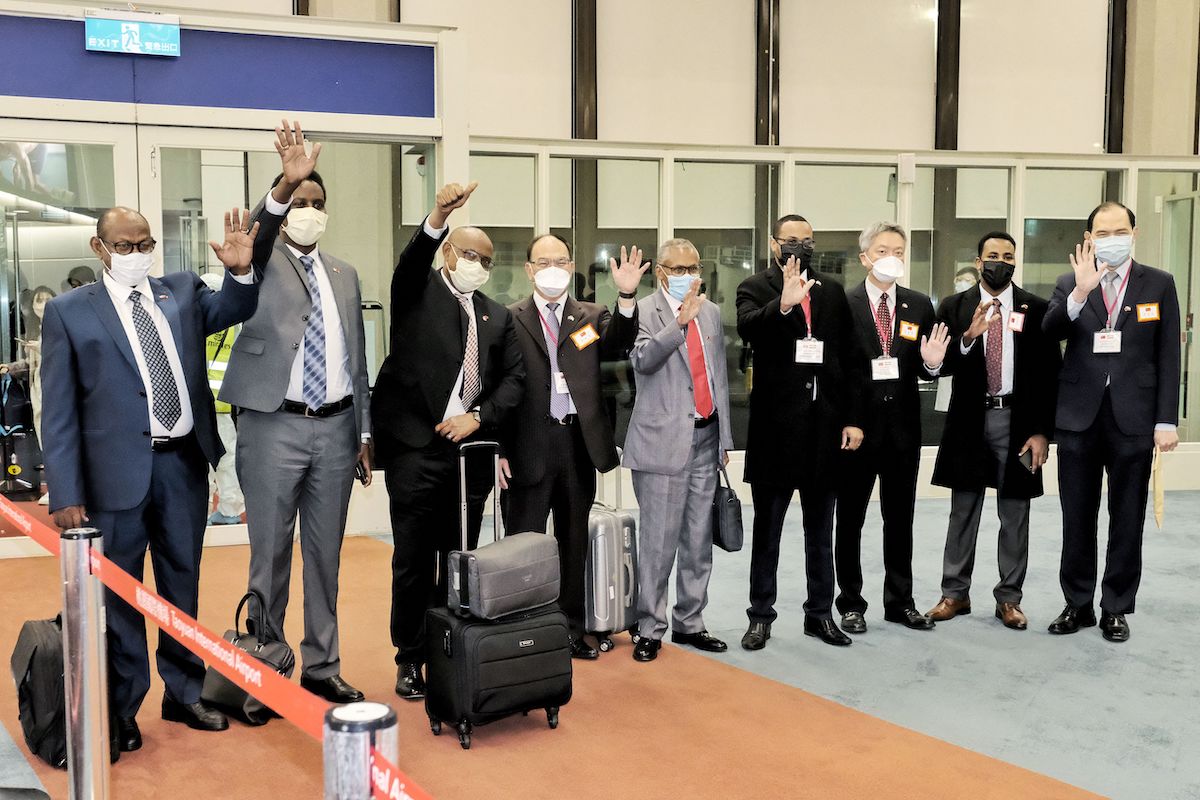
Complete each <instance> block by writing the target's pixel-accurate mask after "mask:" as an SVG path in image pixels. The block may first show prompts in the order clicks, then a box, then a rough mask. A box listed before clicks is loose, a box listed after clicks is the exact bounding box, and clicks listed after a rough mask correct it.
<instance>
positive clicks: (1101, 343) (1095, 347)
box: [1092, 265, 1133, 353]
mask: <svg viewBox="0 0 1200 800" xmlns="http://www.w3.org/2000/svg"><path fill="white" fill-rule="evenodd" d="M1132 274H1133V266H1132V265H1131V266H1130V268H1129V272H1126V273H1125V279H1124V280H1122V281H1121V286H1120V288H1118V289H1117V293H1116V295H1115V296H1114V297H1113V301H1112V305H1109V302H1108V300H1107V299H1105V300H1103V302H1104V312H1105V317H1104V330H1102V331H1096V332H1095V333H1094V334H1092V352H1093V353H1119V352H1121V332H1120V331H1118V330H1113V315H1114V314H1115V313H1116V311H1117V309H1118V308H1119V307H1120V305H1121V295H1122V294H1123V293H1124V292H1125V284H1127V283H1129V276H1130V275H1132ZM1101 297H1103V292H1102V293H1101Z"/></svg>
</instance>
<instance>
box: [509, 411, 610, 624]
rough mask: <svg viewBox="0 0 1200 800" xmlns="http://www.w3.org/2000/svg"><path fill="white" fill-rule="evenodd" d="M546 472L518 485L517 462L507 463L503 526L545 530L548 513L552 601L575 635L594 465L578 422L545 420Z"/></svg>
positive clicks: (580, 611)
mask: <svg viewBox="0 0 1200 800" xmlns="http://www.w3.org/2000/svg"><path fill="white" fill-rule="evenodd" d="M544 437H545V438H544V442H545V450H544V459H545V465H546V472H545V474H544V475H543V476H542V479H541V480H540V481H538V482H537V483H534V484H529V485H522V484H519V483H516V481H519V480H520V477H521V475H520V470H521V466H520V464H513V465H512V468H513V480H512V482H510V484H511V487H512V488H510V489H509V491H508V492H506V493H505V498H504V500H505V502H504V514H505V521H504V527H505V530H507V531H511V532H513V533H523V532H525V531H538V532H540V533H545V532H546V520H547V519H548V518H549V517H550V515H551V514H553V515H554V538H555V539H557V540H558V561H559V566H560V574H561V578H560V580H561V582H560V584H559V594H558V604H559V606H560V607H561V608H562V610H563V613H564V614H566V615H567V621H568V622H569V624H570V626H571V633H572V634H573V635H575V636H581V635H583V632H584V630H585V627H584V620H583V611H584V591H585V587H586V585H587V583H586V579H585V575H584V571H585V569H586V566H587V553H588V512H589V511H590V510H591V508H592V502H593V501H594V500H595V499H596V468H595V466H593V464H592V459H591V456H589V455H588V452H587V446H586V445H585V444H584V441H583V433H582V431H581V430H580V428H579V423H578V422H576V423H574V424H571V425H559V424H558V423H557V422H552V421H548V422H547V423H546V430H545V433H544Z"/></svg>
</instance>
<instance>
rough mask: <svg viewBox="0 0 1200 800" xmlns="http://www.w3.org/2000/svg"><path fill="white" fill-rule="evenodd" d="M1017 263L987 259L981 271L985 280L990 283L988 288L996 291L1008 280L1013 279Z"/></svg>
mask: <svg viewBox="0 0 1200 800" xmlns="http://www.w3.org/2000/svg"><path fill="white" fill-rule="evenodd" d="M1016 268H1017V265H1016V264H1010V263H1008V262H1007V261H985V262H983V269H981V270H980V271H979V274H980V276H981V277H982V278H983V282H984V283H986V284H987V285H988V288H990V289H993V290H995V291H1000V290H1001V289H1003V288H1004V287H1005V286H1008V282H1009V281H1011V280H1012V276H1013V272H1014V271H1015V270H1016Z"/></svg>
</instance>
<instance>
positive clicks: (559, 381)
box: [554, 372, 571, 394]
mask: <svg viewBox="0 0 1200 800" xmlns="http://www.w3.org/2000/svg"><path fill="white" fill-rule="evenodd" d="M554 392H555V394H570V393H571V390H570V389H568V388H567V376H565V375H563V374H562V372H556V373H554Z"/></svg>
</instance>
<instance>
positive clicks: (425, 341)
mask: <svg viewBox="0 0 1200 800" xmlns="http://www.w3.org/2000/svg"><path fill="white" fill-rule="evenodd" d="M476 186H477V184H475V183H472V184H470V185H469V186H467V187H466V188H465V189H464V188H463V187H462V186H460V185H458V184H457V183H451V184H448V185H446V186H444V187H442V188H441V189H440V190H439V191H438V193H437V200H436V203H437V204H436V205H435V206H434V209H433V211H431V212H430V213H429V216H428V217H426V219H425V221H424V222H423V223H422V224H421V226H420V227H419V228H418V229H417V231H416V233H414V234H413V238H412V240H411V241H410V242H409V243H408V246H407V247H405V248H404V252H403V253H402V254H401V255H400V261H399V263H398V264H397V265H396V270H395V272H394V273H393V274H392V336H391V341H392V346H391V352H390V353H389V354H388V357H387V359H386V360H385V361H384V362H383V366H382V367H381V368H380V370H379V377H378V379H377V380H376V383H375V392H374V395H373V397H372V399H371V419H372V420H373V424H374V426H375V441H376V456H377V458H378V463H379V464H380V465H381V466H382V467H383V469H384V475H385V477H386V480H387V489H388V495H389V496H390V498H391V515H392V537H393V540H394V542H395V550H394V551H393V554H392V626H391V627H392V644H394V645H395V646H396V651H397V652H396V663H397V665H398V674H397V678H396V693H397V694H398V695H400V696H401V697H403V698H405V699H406V700H418V699H420V698H422V697H424V696H425V681H424V678H423V677H422V675H421V666H422V665H423V664H424V663H425V661H426V653H425V611H426V610H427V609H428V608H431V607H432V606H434V605H444V604H445V602H446V556H447V554H448V553H449V552H450V551H451V550H456V549H458V548H459V547H460V546H461V545H460V538H459V537H460V525H459V516H460V515H459V497H458V494H459V491H458V486H459V480H458V445H459V443H461V442H464V441H468V440H470V439H474V438H477V437H478V436H490V437H492V438H495V437H496V436H497V435H498V434H499V431H500V427H501V425H502V424H503V423H504V421H505V418H506V417H507V416H508V415H509V413H510V412H511V411H512V410H513V409H514V408H516V407H517V404H518V403H520V402H521V394H522V385H523V383H524V381H525V368H524V366H523V365H522V362H521V346H520V345H519V344H518V342H517V333H516V330H515V327H514V325H513V320H512V315H511V314H509V312H508V309H507V308H505V307H504V306H502V305H500V304H499V303H497V302H495V301H494V300H492V299H491V298H489V297H487V296H486V295H485V294H483V293H482V292H480V291H479V289H480V287H482V286H483V285H484V284H485V283H486V282H487V279H488V274H489V273H490V272H491V269H492V252H493V250H492V241H491V240H490V239H489V238H488V237H487V234H485V233H484V232H483V231H481V230H479V229H478V228H470V227H463V228H455V229H454V230H453V231H450V232H449V235H448V236H447V231H448V230H449V227H448V224H447V221H446V220H447V219H448V217H449V216H450V214H451V212H453V211H454V209H456V208H460V207H461V206H463V205H464V204H465V203H466V202H467V198H469V197H470V196H471V193H472V192H474V191H475V188H476ZM439 245H440V248H439ZM439 249H440V250H441V253H442V258H443V265H442V268H441V269H438V270H433V269H431V268H430V267H431V266H432V265H433V258H434V256H435V255H436V254H437V252H438V251H439ZM491 466H492V465H491V462H488V463H487V464H483V463H481V462H475V463H474V464H473V466H472V468H471V469H469V470H468V475H467V495H468V497H467V502H468V507H469V515H468V516H469V521H468V528H469V530H468V546H469V547H471V548H474V547H475V546H476V544H477V543H478V540H479V528H480V525H481V523H482V519H483V503H484V500H486V499H487V496H488V493H489V492H490V491H491V488H492V477H493V476H492V470H491ZM485 467H486V468H485ZM435 559H436V560H435ZM439 565H440V567H439ZM435 572H436V575H437V580H436V581H435V579H434V575H435Z"/></svg>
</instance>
